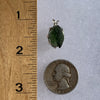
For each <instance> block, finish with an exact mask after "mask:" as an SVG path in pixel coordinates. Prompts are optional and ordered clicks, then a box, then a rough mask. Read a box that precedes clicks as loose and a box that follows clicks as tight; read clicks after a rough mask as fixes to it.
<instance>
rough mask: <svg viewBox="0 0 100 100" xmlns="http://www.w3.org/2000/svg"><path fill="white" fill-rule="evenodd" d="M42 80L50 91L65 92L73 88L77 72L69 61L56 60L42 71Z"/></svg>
mask: <svg viewBox="0 0 100 100" xmlns="http://www.w3.org/2000/svg"><path fill="white" fill-rule="evenodd" d="M44 82H45V84H46V86H47V87H48V89H49V90H50V91H52V92H54V93H57V94H65V93H68V92H70V91H72V90H73V89H74V88H75V86H76V84H77V82H78V73H77V70H76V68H75V67H74V65H73V64H72V63H70V62H69V61H66V60H56V61H53V62H52V63H50V64H49V65H48V66H47V68H46V70H45V72H44Z"/></svg>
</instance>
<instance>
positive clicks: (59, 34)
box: [48, 19, 64, 48]
mask: <svg viewBox="0 0 100 100" xmlns="http://www.w3.org/2000/svg"><path fill="white" fill-rule="evenodd" d="M53 21H54V25H53V27H51V28H50V30H49V33H48V41H49V43H50V44H51V46H52V47H54V48H56V47H59V48H61V46H62V44H63V41H64V34H63V29H62V28H61V27H60V26H59V25H58V22H59V21H58V20H57V21H55V20H54V19H53Z"/></svg>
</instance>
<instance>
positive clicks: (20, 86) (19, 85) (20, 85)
mask: <svg viewBox="0 0 100 100" xmlns="http://www.w3.org/2000/svg"><path fill="white" fill-rule="evenodd" d="M16 86H18V88H19V89H16V91H17V92H21V91H22V90H23V87H22V83H16Z"/></svg>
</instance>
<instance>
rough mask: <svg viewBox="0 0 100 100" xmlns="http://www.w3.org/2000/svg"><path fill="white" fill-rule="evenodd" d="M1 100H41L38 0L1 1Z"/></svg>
mask: <svg viewBox="0 0 100 100" xmlns="http://www.w3.org/2000/svg"><path fill="white" fill-rule="evenodd" d="M0 100H37V0H0Z"/></svg>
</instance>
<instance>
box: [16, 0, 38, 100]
mask: <svg viewBox="0 0 100 100" xmlns="http://www.w3.org/2000/svg"><path fill="white" fill-rule="evenodd" d="M24 4H25V6H28V8H27V12H29V13H28V14H29V16H31V18H28V17H27V18H20V19H19V20H18V21H21V22H22V21H23V22H27V23H28V25H27V27H26V28H27V30H28V32H27V35H25V36H23V38H24V39H25V40H26V41H29V43H28V44H27V45H26V47H27V48H29V49H27V50H28V51H29V52H30V54H29V53H23V54H21V55H17V56H23V60H24V59H26V58H28V60H27V62H29V63H28V64H27V68H28V69H27V71H23V72H24V73H23V77H25V78H26V76H27V77H28V79H26V80H27V81H26V82H25V81H24V83H25V84H23V87H26V88H28V89H26V90H27V91H24V92H23V93H22V92H21V93H22V94H32V95H28V100H34V99H35V100H36V99H37V5H35V6H34V4H37V1H36V0H33V1H24ZM27 16H28V15H27ZM23 50H24V49H23ZM30 61H32V62H30ZM28 71H30V72H28ZM29 76H30V78H29ZM27 85H28V86H27ZM24 90H25V89H24ZM29 91H30V92H29Z"/></svg>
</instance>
